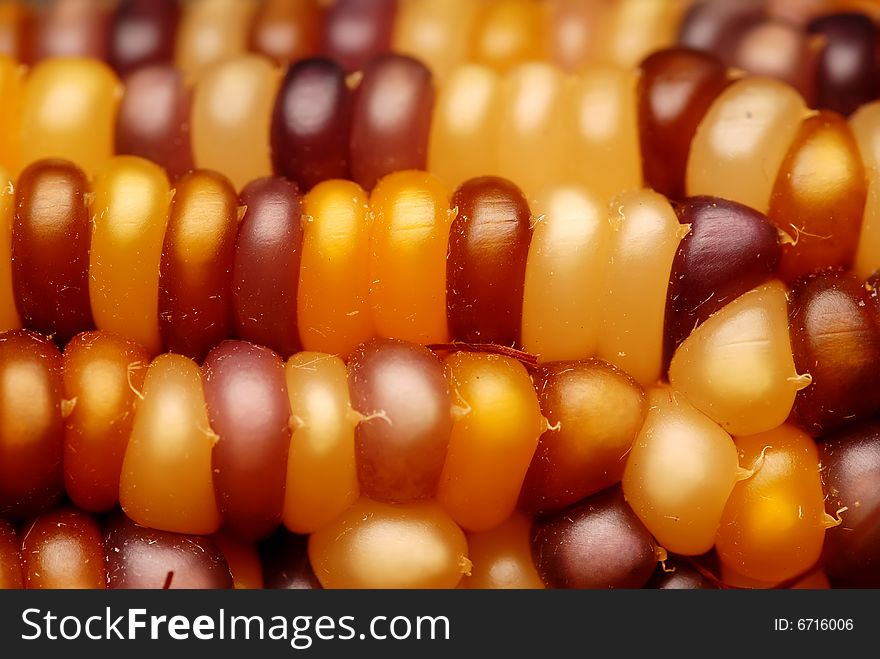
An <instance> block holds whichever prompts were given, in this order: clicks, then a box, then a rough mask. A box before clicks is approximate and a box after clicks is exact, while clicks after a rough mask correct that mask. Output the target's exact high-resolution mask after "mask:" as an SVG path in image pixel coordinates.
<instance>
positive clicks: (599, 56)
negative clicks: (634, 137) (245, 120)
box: [0, 0, 689, 77]
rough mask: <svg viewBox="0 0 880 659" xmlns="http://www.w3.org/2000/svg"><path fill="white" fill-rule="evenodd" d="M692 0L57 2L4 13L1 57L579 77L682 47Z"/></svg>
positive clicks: (196, 68)
mask: <svg viewBox="0 0 880 659" xmlns="http://www.w3.org/2000/svg"><path fill="white" fill-rule="evenodd" d="M688 4H689V2H688V0H675V1H674V2H664V1H662V0H651V2H650V3H646V2H645V1H644V0H624V1H623V2H619V3H609V2H605V1H604V0H591V1H590V2H586V3H582V2H572V1H570V0H556V1H554V2H539V1H536V0H480V2H472V1H471V0H456V1H454V2H452V1H450V0H442V1H437V0H381V1H378V0H375V1H374V0H337V1H336V2H333V3H332V4H329V5H325V3H322V2H319V1H318V0H294V1H293V2H291V1H290V0H269V1H267V2H263V3H258V2H255V1H254V0H246V1H242V0H196V1H194V2H186V3H179V2H178V1H177V0H160V1H152V2H143V1H140V0H137V1H134V2H132V1H128V2H122V3H120V4H118V5H117V3H116V2H113V1H110V0H102V2H88V1H87V0H55V1H54V2H50V3H48V5H46V6H41V7H38V8H32V7H29V5H28V3H27V2H17V1H16V2H10V3H6V4H4V6H3V8H2V10H0V53H6V54H9V55H13V56H15V57H18V58H20V59H22V60H23V61H26V62H37V61H39V60H41V59H44V58H46V57H53V56H55V57H57V56H86V57H95V58H98V59H104V60H106V61H107V62H108V63H110V64H111V65H112V66H113V67H114V69H116V70H117V71H119V72H120V73H127V72H130V71H132V70H134V69H136V68H138V67H141V66H145V65H149V64H156V63H172V62H173V63H174V64H175V65H176V66H178V67H180V69H181V70H182V71H184V72H185V73H187V74H196V73H198V72H200V71H202V70H204V69H205V68H206V67H208V66H210V65H211V64H213V63H216V62H218V61H222V60H223V59H227V58H229V57H235V56H238V55H242V54H245V53H247V52H248V51H251V52H254V53H258V54H261V55H265V56H267V57H269V58H271V59H274V60H276V61H278V62H280V63H287V62H293V61H296V60H298V59H302V58H304V57H308V56H313V55H325V56H329V57H332V58H333V59H336V60H337V61H339V62H340V63H341V64H342V65H343V66H344V67H345V69H346V70H348V71H356V70H358V69H360V68H362V67H363V66H364V65H365V64H366V63H367V62H368V61H369V60H370V59H371V58H373V57H374V56H376V55H381V54H384V53H388V52H399V53H403V54H408V55H413V56H415V57H418V58H419V59H422V60H424V61H425V62H426V63H427V64H428V65H429V66H430V68H431V69H432V71H433V72H434V73H435V74H437V75H439V76H441V77H442V76H443V75H444V74H445V73H446V72H447V71H448V70H449V69H451V68H452V67H454V66H457V65H459V64H461V63H464V62H467V61H476V62H480V63H485V64H488V65H490V66H492V67H493V68H496V69H499V70H504V69H505V68H507V67H509V66H511V65H512V64H516V63H518V62H521V61H526V60H530V59H545V60H548V61H552V62H554V63H555V64H557V65H559V66H561V67H563V68H565V69H567V70H574V69H577V68H579V67H581V66H583V65H584V64H586V63H588V62H591V61H595V60H604V61H609V62H612V63H615V64H620V65H623V66H630V65H632V64H634V63H635V62H636V61H637V60H638V59H639V58H640V57H641V56H642V55H644V54H646V53H648V52H650V50H652V49H655V48H659V47H664V46H667V45H670V44H672V43H673V42H674V41H675V38H676V35H677V32H678V25H679V20H680V17H681V15H682V13H683V11H684V10H685V9H686V7H687V6H688Z"/></svg>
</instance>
